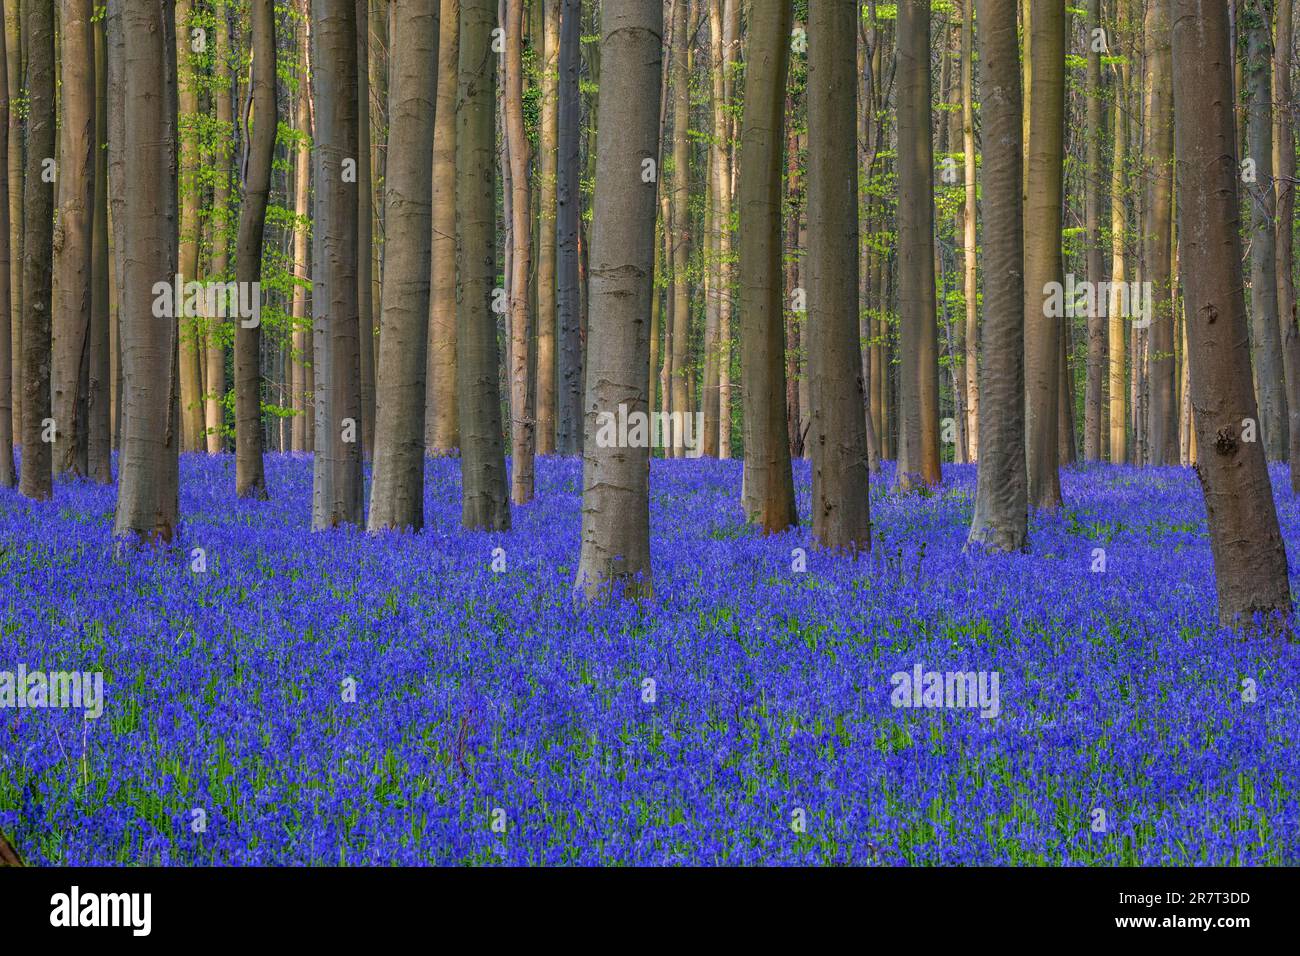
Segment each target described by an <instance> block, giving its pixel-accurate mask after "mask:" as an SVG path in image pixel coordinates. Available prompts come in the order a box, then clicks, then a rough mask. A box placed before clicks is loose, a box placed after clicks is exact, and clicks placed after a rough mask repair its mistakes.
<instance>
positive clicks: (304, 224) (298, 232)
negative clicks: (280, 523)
mask: <svg viewBox="0 0 1300 956" xmlns="http://www.w3.org/2000/svg"><path fill="white" fill-rule="evenodd" d="M297 2H298V9H299V12H300V14H301V15H302V18H303V19H302V25H301V27H300V29H299V31H298V71H299V72H298V96H297V104H296V114H295V115H296V118H295V121H294V122H295V125H296V127H297V129H298V132H299V134H300V137H301V138H300V139H299V140H298V145H297V161H296V163H295V166H294V197H293V207H294V218H295V225H294V230H293V271H294V279H295V282H294V286H293V299H292V305H291V309H292V315H293V373H292V374H293V382H292V386H291V391H292V396H293V399H292V401H293V411H294V417H293V424H292V425H291V426H290V435H289V447H290V449H291V450H293V451H296V452H305V451H307V450H308V449H309V448H311V447H312V446H313V444H314V443H313V442H312V441H311V440H310V437H309V436H310V435H311V432H312V419H311V417H309V416H310V415H311V408H310V403H309V402H308V398H307V396H308V393H309V392H310V390H311V389H310V386H309V385H308V376H309V375H310V371H309V369H310V368H311V366H310V364H309V359H310V358H311V313H310V312H309V311H308V304H307V291H308V288H309V285H308V284H309V283H310V282H311V275H312V262H311V224H310V221H309V219H308V217H309V216H310V214H311V166H312V160H311V59H310V56H309V55H308V48H309V46H310V44H311V32H310V30H311V26H310V20H309V18H308V15H307V5H308V0H297ZM209 354H211V353H209Z"/></svg>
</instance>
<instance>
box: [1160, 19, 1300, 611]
mask: <svg viewBox="0 0 1300 956" xmlns="http://www.w3.org/2000/svg"><path fill="white" fill-rule="evenodd" d="M1172 22H1173V63H1174V122H1175V127H1174V128H1175V136H1176V141H1177V143H1176V145H1177V153H1178V160H1179V168H1180V171H1181V172H1180V176H1179V181H1178V190H1179V194H1178V208H1179V210H1180V213H1181V217H1182V218H1181V223H1182V228H1181V236H1182V241H1183V266H1184V274H1183V291H1184V295H1185V297H1186V302H1187V338H1188V346H1189V351H1188V361H1189V362H1190V363H1191V387H1192V405H1193V407H1194V408H1195V421H1196V432H1197V438H1198V444H1199V445H1200V447H1201V448H1203V449H1204V454H1203V455H1202V457H1201V461H1200V464H1199V466H1198V468H1197V476H1198V477H1199V478H1200V481H1201V489H1202V491H1204V493H1205V511H1206V522H1207V524H1208V526H1209V531H1210V550H1211V552H1212V554H1213V555H1214V570H1215V580H1216V584H1217V586H1218V594H1219V620H1220V621H1221V622H1222V623H1224V624H1229V625H1231V624H1247V623H1249V622H1250V620H1251V618H1252V617H1253V616H1254V615H1255V614H1280V615H1283V616H1287V617H1289V616H1290V614H1291V592H1290V586H1289V583H1288V581H1287V559H1286V549H1285V546H1284V545H1283V541H1282V535H1281V533H1280V531H1279V528H1278V519H1277V511H1276V510H1275V508H1274V503H1273V489H1272V486H1271V485H1270V484H1269V478H1268V469H1267V466H1266V464H1265V455H1264V448H1263V446H1262V445H1261V444H1260V443H1259V442H1246V441H1243V440H1242V437H1241V432H1242V428H1243V424H1242V423H1243V422H1244V421H1245V420H1246V419H1253V418H1255V417H1256V415H1257V414H1258V411H1257V409H1256V406H1255V396H1254V393H1253V391H1252V389H1251V382H1250V375H1251V373H1250V352H1249V348H1248V345H1247V335H1246V303H1245V298H1244V294H1243V290H1242V287H1243V282H1242V275H1241V258H1242V257H1241V233H1240V231H1239V228H1238V224H1239V221H1240V210H1241V206H1240V203H1239V201H1238V193H1237V189H1238V186H1237V183H1238V178H1239V175H1240V173H1239V168H1238V166H1237V149H1236V142H1235V136H1234V132H1235V131H1234V123H1233V113H1232V106H1231V104H1232V86H1231V84H1232V79H1231V73H1230V71H1231V69H1232V50H1231V47H1230V46H1229V43H1228V23H1227V15H1226V11H1225V9H1224V8H1223V7H1222V6H1217V5H1213V4H1207V3H1204V2H1202V0H1173V21H1172ZM1256 135H1258V131H1256ZM1256 289H1258V286H1256Z"/></svg>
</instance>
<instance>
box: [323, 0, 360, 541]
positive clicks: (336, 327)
mask: <svg viewBox="0 0 1300 956" xmlns="http://www.w3.org/2000/svg"><path fill="white" fill-rule="evenodd" d="M357 25H358V24H357V5H356V2H355V0H312V20H311V35H312V48H311V49H312V62H313V64H315V67H316V69H315V73H314V74H313V79H314V80H315V84H316V85H315V110H314V118H315V126H314V128H313V132H314V133H315V136H314V140H315V142H314V144H313V145H314V147H315V164H314V168H313V176H314V178H315V180H316V190H315V193H314V201H313V206H312V209H313V215H312V296H311V308H312V339H313V345H314V348H313V361H312V365H313V369H312V371H313V373H314V377H315V387H314V389H313V393H314V404H315V412H316V435H315V449H316V456H315V459H314V462H313V470H312V530H313V531H321V530H324V529H326V528H334V527H337V526H339V525H341V524H355V525H359V524H361V522H362V521H363V519H364V511H363V500H364V495H365V488H364V484H363V477H362V469H361V428H362V422H361V357H360V343H359V341H358V339H359V333H360V327H361V326H360V320H359V319H358V305H357V278H358V271H357V254H358V253H357V246H358V240H357V236H358V231H357V230H358V226H357V209H358V204H359V199H358V193H359V190H360V189H361V188H362V185H361V183H360V179H361V177H360V175H353V174H350V172H349V171H351V172H352V173H355V172H356V170H357V167H359V166H360V152H359V149H360V146H359V141H358V128H357ZM353 164H355V165H353Z"/></svg>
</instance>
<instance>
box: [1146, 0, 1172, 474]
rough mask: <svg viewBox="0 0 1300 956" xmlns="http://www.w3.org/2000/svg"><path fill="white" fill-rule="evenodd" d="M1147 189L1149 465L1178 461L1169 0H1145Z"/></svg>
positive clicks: (1169, 463)
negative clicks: (1172, 269)
mask: <svg viewBox="0 0 1300 956" xmlns="http://www.w3.org/2000/svg"><path fill="white" fill-rule="evenodd" d="M1146 44H1147V108H1146V116H1145V139H1146V146H1147V163H1148V167H1149V168H1148V171H1147V175H1148V179H1147V195H1146V204H1145V207H1144V209H1145V213H1146V226H1145V227H1144V229H1143V234H1144V237H1145V240H1146V258H1145V260H1144V263H1143V269H1144V276H1145V278H1146V279H1147V280H1148V281H1149V282H1150V283H1151V287H1152V291H1151V298H1152V303H1153V309H1152V312H1153V314H1152V316H1151V330H1150V333H1149V334H1150V339H1149V341H1148V348H1149V360H1148V373H1147V374H1148V381H1149V385H1148V388H1149V394H1150V403H1149V405H1148V409H1147V452H1148V462H1149V464H1152V465H1176V464H1178V383H1177V375H1178V368H1177V365H1176V364H1175V362H1174V303H1173V285H1172V272H1171V264H1172V257H1173V231H1174V208H1173V202H1174V166H1173V161H1174V104H1173V98H1172V93H1173V78H1172V73H1173V63H1172V62H1171V60H1170V52H1169V0H1149V3H1148V5H1147V16H1146Z"/></svg>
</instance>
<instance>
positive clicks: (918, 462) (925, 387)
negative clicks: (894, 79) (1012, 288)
mask: <svg viewBox="0 0 1300 956" xmlns="http://www.w3.org/2000/svg"><path fill="white" fill-rule="evenodd" d="M930 117H931V109H930V0H900V2H899V4H898V277H899V279H898V310H899V318H898V324H899V329H900V342H899V383H898V400H899V417H898V446H899V447H898V471H897V473H896V475H895V478H894V486H895V488H897V489H899V490H900V491H909V490H911V489H913V488H916V487H918V486H920V485H929V486H935V485H938V484H939V483H940V482H941V481H942V480H943V475H942V470H941V465H940V459H939V331H938V323H937V320H936V314H935V286H934V175H935V172H934V146H933V144H932V142H931V139H930Z"/></svg>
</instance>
